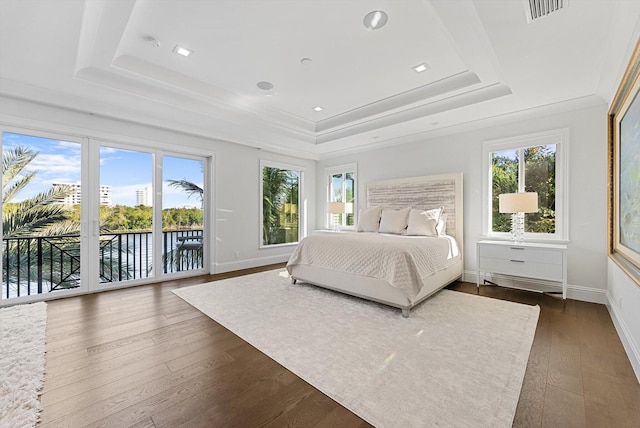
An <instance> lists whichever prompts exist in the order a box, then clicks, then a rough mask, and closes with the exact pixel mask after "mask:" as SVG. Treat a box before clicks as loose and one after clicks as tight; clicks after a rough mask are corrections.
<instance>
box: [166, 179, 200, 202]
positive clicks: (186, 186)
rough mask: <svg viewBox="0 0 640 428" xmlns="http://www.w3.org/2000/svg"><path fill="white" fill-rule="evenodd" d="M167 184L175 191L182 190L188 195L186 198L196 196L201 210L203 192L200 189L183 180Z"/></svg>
mask: <svg viewBox="0 0 640 428" xmlns="http://www.w3.org/2000/svg"><path fill="white" fill-rule="evenodd" d="M167 182H168V183H169V186H171V187H174V188H176V189H182V190H183V191H184V192H185V193H187V194H188V195H189V196H188V197H191V196H193V195H196V196H197V197H198V199H200V208H202V202H203V200H204V199H203V195H204V190H203V189H202V187H200V186H198V185H197V184H195V183H192V182H191V181H188V180H184V179H183V180H167Z"/></svg>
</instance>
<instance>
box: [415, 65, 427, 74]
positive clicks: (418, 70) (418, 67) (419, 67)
mask: <svg viewBox="0 0 640 428" xmlns="http://www.w3.org/2000/svg"><path fill="white" fill-rule="evenodd" d="M411 68H413V70H414V71H415V72H416V73H422V72H423V71H427V70H428V69H429V66H428V65H427V64H425V63H422V64H418V65H416V66H415V67H411Z"/></svg>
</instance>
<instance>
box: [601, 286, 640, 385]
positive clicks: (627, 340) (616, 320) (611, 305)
mask: <svg viewBox="0 0 640 428" xmlns="http://www.w3.org/2000/svg"><path fill="white" fill-rule="evenodd" d="M607 309H608V310H609V315H610V316H611V320H613V325H614V326H615V328H616V331H617V332H618V336H619V337H620V341H621V342H622V346H624V350H625V351H626V352H627V356H628V357H629V361H630V362H631V366H632V367H633V371H634V372H635V374H636V378H637V379H638V382H640V348H639V345H638V344H637V343H635V342H634V340H633V336H632V335H631V333H630V332H629V328H628V327H627V324H626V323H625V322H624V318H622V315H621V313H620V308H618V306H617V305H616V304H615V302H614V299H613V298H611V295H610V294H609V293H607Z"/></svg>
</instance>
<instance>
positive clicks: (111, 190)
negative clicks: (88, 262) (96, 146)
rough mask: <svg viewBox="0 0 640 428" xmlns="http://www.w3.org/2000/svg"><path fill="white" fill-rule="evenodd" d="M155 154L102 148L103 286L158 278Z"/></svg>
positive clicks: (100, 269)
mask: <svg viewBox="0 0 640 428" xmlns="http://www.w3.org/2000/svg"><path fill="white" fill-rule="evenodd" d="M153 158H154V156H153V154H152V153H149V152H143V151H135V150H125V149H121V148H115V147H109V146H100V184H99V195H100V199H99V200H98V201H97V203H98V204H99V234H98V237H99V243H98V245H99V250H98V252H99V254H98V259H99V260H98V266H99V278H100V279H99V282H100V283H101V284H110V283H118V282H121V281H129V280H136V279H143V278H148V277H150V276H152V275H153V161H154V159H153Z"/></svg>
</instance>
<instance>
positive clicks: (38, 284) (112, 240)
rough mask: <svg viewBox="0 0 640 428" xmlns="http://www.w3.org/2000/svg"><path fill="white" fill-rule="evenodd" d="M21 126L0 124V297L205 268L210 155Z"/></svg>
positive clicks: (106, 285)
mask: <svg viewBox="0 0 640 428" xmlns="http://www.w3.org/2000/svg"><path fill="white" fill-rule="evenodd" d="M21 131H22V130H18V129H17V128H16V129H13V128H11V129H8V128H4V129H2V130H0V132H2V139H1V143H2V160H3V167H2V199H1V201H2V229H1V230H2V247H0V248H1V250H0V265H1V267H2V284H1V286H0V306H2V305H3V301H2V300H7V299H19V300H20V301H25V300H27V301H28V300H35V299H37V298H38V297H37V296H45V295H48V294H50V293H57V294H58V295H60V294H73V293H75V292H88V291H94V290H100V289H106V288H110V287H113V286H118V287H120V286H122V284H123V283H129V284H131V285H135V284H139V283H143V282H151V281H154V280H160V279H162V278H166V277H171V276H176V277H178V276H187V275H193V274H194V273H206V270H207V268H208V266H207V264H206V260H207V251H208V250H207V249H208V246H207V243H206V237H207V236H208V234H207V229H206V225H207V221H206V218H207V215H206V207H207V205H206V203H205V202H206V198H205V195H207V186H206V182H207V177H208V171H207V166H208V165H209V163H210V162H208V160H207V159H206V158H204V157H195V156H188V155H183V154H177V153H171V154H169V153H167V152H164V151H162V150H160V149H153V148H146V149H145V148H139V149H137V148H136V147H132V146H127V145H123V144H117V143H105V142H98V141H95V140H92V139H89V138H71V137H68V136H60V135H55V134H52V133H38V132H33V133H32V132H30V131H25V132H24V133H23V132H21ZM13 301H16V300H13ZM4 303H6V302H4Z"/></svg>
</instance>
